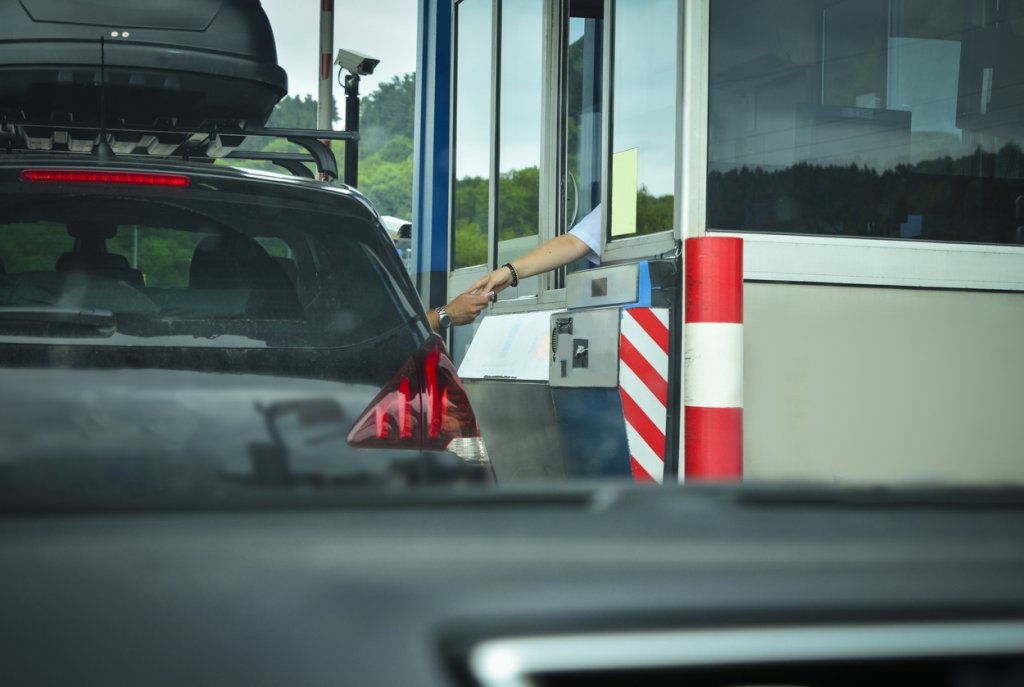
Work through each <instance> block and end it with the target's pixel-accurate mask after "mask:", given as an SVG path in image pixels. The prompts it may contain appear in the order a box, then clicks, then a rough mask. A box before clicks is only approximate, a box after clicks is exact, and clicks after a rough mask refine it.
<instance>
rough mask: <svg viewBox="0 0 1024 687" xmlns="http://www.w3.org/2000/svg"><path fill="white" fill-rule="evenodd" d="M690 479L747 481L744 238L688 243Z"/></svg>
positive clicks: (686, 442)
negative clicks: (744, 446)
mask: <svg viewBox="0 0 1024 687" xmlns="http://www.w3.org/2000/svg"><path fill="white" fill-rule="evenodd" d="M685 270H686V279H685V299H686V300H685V303H686V308H685V310H686V311H685V315H684V322H685V326H684V330H683V337H684V342H685V343H684V345H685V349H686V352H685V355H684V360H683V402H684V404H685V406H686V408H685V411H684V416H685V419H684V438H683V461H684V464H685V473H684V471H683V470H680V471H679V474H680V477H681V478H682V476H683V475H684V474H685V478H686V479H739V478H741V477H742V476H743V239H740V238H734V237H727V236H702V237H697V238H690V239H687V240H686V265H685Z"/></svg>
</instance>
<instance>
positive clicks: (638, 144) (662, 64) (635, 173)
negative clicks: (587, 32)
mask: <svg viewBox="0 0 1024 687" xmlns="http://www.w3.org/2000/svg"><path fill="white" fill-rule="evenodd" d="M678 11H679V3H678V2H677V0H630V1H629V2H617V3H615V41H614V43H615V45H614V64H615V71H614V75H613V79H614V86H613V88H614V99H613V103H614V105H613V112H612V126H613V136H612V186H611V203H612V209H611V211H612V219H611V233H612V239H615V238H618V237H627V236H635V235H637V234H650V233H653V232H656V231H664V230H668V229H671V228H672V208H673V201H674V198H673V189H674V183H675V154H676V143H675V140H676V135H675V133H676V126H675V122H676V62H677V56H678V52H679V47H678V36H677V30H676V26H677V16H678Z"/></svg>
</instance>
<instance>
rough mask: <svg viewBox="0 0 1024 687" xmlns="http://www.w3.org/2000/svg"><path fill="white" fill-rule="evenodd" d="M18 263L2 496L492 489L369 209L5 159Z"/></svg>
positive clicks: (468, 414) (283, 180)
mask: <svg viewBox="0 0 1024 687" xmlns="http://www.w3.org/2000/svg"><path fill="white" fill-rule="evenodd" d="M0 260H2V263H0V264H2V269H0V365H2V369H0V378H2V381H0V387H2V388H3V390H4V392H3V394H2V395H0V435H2V436H3V437H4V451H3V453H4V457H3V458H2V459H0V486H6V487H14V491H16V492H17V493H18V494H21V495H24V494H26V493H29V492H35V491H38V490H43V491H45V492H47V494H49V495H50V496H52V497H53V498H54V499H55V500H57V501H65V500H66V498H67V497H73V500H78V499H81V498H91V497H95V498H97V499H103V500H105V501H108V502H109V499H110V497H111V494H110V493H109V490H115V491H123V496H124V497H125V498H130V499H132V500H138V499H153V498H174V497H175V495H176V494H177V495H181V494H190V495H192V496H194V495H196V494H205V495H207V496H210V497H213V496H216V497H218V498H221V497H223V496H224V494H225V493H227V492H230V491H231V490H232V489H244V488H246V487H251V486H253V485H281V484H286V485H293V486H295V485H299V486H301V485H307V486H311V487H312V486H316V485H321V484H331V483H365V482H382V483H391V482H396V481H398V482H403V483H405V482H424V481H433V480H438V479H440V480H446V481H447V480H470V481H476V480H480V479H486V478H487V477H488V476H489V475H490V470H489V467H488V466H487V461H486V454H485V453H484V452H483V445H482V443H481V441H480V438H479V432H478V430H477V426H476V421H475V419H474V416H473V413H472V410H471V408H470V407H469V404H468V402H467V399H466V396H465V393H464V392H463V389H462V386H461V383H460V381H459V379H458V377H457V374H456V373H455V369H454V366H453V364H452V362H451V360H450V359H449V358H448V356H447V354H446V353H445V350H444V347H443V344H442V343H441V340H440V339H439V338H438V337H437V336H436V335H434V334H433V333H432V332H431V330H430V328H429V326H428V324H427V321H426V319H425V317H424V314H423V308H422V306H421V305H420V304H419V301H418V299H417V296H416V293H415V291H414V290H413V288H412V285H411V284H410V281H409V278H408V276H407V274H406V273H405V271H404V269H403V267H402V264H401V262H400V260H399V257H398V256H397V254H396V251H395V248H394V245H393V243H392V242H391V240H390V239H389V237H388V235H387V234H386V232H385V230H384V229H383V227H382V226H381V224H380V221H379V217H378V216H377V214H376V213H375V212H374V210H373V208H372V207H371V206H370V204H369V203H368V202H367V201H366V200H365V199H364V198H363V197H362V196H361V195H360V194H358V193H357V192H355V191H352V190H350V189H347V188H343V187H332V186H326V185H323V184H321V183H319V182H315V181H308V180H301V179H295V178H291V177H287V176H283V175H275V174H268V173H256V172H251V171H247V170H242V169H235V168H231V167H226V166H219V165H210V164H189V163H170V162H166V161H164V162H155V161H154V162H145V161H139V160H136V159H133V160H131V161H125V162H121V161H117V160H115V161H113V162H107V163H103V162H99V161H97V160H95V159H94V158H90V157H86V158H84V159H77V158H76V159H67V158H63V159H55V158H38V157H30V156H24V155H22V156H17V155H8V156H4V157H2V158H0ZM83 483H84V484H85V485H88V486H87V487H85V488H83ZM64 489H67V490H69V493H67V494H62V493H61V491H62V490H64ZM93 489H95V490H96V491H95V493H92V490H93ZM26 490H27V491H26Z"/></svg>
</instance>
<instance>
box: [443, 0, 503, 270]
mask: <svg viewBox="0 0 1024 687" xmlns="http://www.w3.org/2000/svg"><path fill="white" fill-rule="evenodd" d="M455 12H456V31H457V33H456V36H457V39H456V48H455V50H456V58H455V59H456V64H455V70H456V87H455V88H456V91H455V160H454V167H455V169H454V193H453V196H454V198H453V205H452V224H453V227H454V232H453V236H452V243H453V255H452V268H453V269H459V268H461V267H472V266H474V265H483V264H486V263H487V226H488V217H489V214H488V202H489V195H490V192H489V185H490V152H489V151H490V140H491V79H492V71H493V70H492V65H491V62H492V59H491V55H492V54H493V53H492V45H493V41H492V33H493V32H492V30H491V25H492V18H493V14H492V12H493V10H492V7H491V2H490V0H463V1H462V2H460V3H459V4H458V5H457V6H456V8H455Z"/></svg>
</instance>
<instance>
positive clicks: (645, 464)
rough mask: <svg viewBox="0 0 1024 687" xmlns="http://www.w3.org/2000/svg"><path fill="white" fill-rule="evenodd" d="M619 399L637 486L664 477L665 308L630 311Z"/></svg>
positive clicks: (625, 316) (622, 342) (623, 330)
mask: <svg viewBox="0 0 1024 687" xmlns="http://www.w3.org/2000/svg"><path fill="white" fill-rule="evenodd" d="M619 397H620V398H621V399H622V410H623V415H624V417H625V420H626V441H627V443H628V444H629V464H630V469H631V470H632V472H633V479H634V480H635V481H637V482H659V483H660V482H661V481H662V480H663V479H664V475H665V417H666V411H665V409H666V407H667V403H668V310H667V309H665V308H629V309H626V310H623V311H622V323H621V327H620V329H619Z"/></svg>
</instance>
